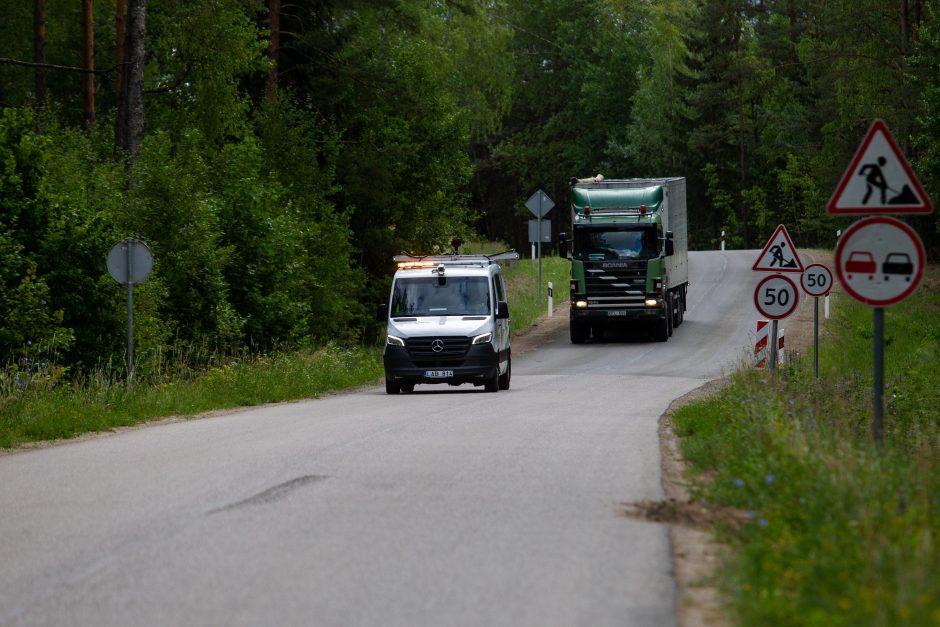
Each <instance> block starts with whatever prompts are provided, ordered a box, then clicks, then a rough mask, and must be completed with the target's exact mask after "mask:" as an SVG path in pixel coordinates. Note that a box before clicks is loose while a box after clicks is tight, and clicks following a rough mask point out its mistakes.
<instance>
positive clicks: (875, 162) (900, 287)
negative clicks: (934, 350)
mask: <svg viewBox="0 0 940 627" xmlns="http://www.w3.org/2000/svg"><path fill="white" fill-rule="evenodd" d="M889 192H890V193H889ZM826 212H827V213H829V214H831V215H846V214H849V215H851V214H856V215H858V214H861V215H865V214H868V215H869V216H870V217H867V218H862V219H861V220H859V221H858V222H855V223H854V224H852V225H851V226H850V227H849V228H847V229H846V230H845V232H843V233H841V234H840V235H839V242H838V244H837V245H836V253H835V263H836V275H837V276H838V277H839V282H840V283H842V287H843V289H844V291H845V292H846V293H847V294H848V295H849V296H851V297H852V298H854V299H855V300H857V301H859V302H860V303H863V304H865V305H869V306H871V307H873V312H872V335H873V336H874V337H873V351H872V352H873V355H872V361H873V363H872V379H873V381H872V384H873V390H872V404H873V415H872V436H873V437H874V440H875V444H877V445H879V446H880V445H881V444H882V441H883V439H884V308H885V307H886V306H888V305H894V304H897V303H899V302H901V301H902V300H904V299H905V298H907V297H908V296H910V295H911V294H912V293H913V292H914V290H915V289H916V288H917V286H918V285H919V284H920V281H921V279H922V278H923V273H924V265H925V263H926V254H925V251H924V244H923V242H922V241H921V240H920V236H919V235H917V233H916V232H915V231H914V229H912V228H911V227H910V226H908V225H907V224H906V223H904V222H901V221H900V220H896V219H894V218H891V217H888V216H886V215H884V214H929V213H932V212H933V203H932V202H931V200H930V197H929V196H927V193H926V192H925V191H924V189H923V187H922V186H921V184H920V181H918V180H917V176H916V175H915V174H914V172H913V170H911V167H910V165H908V163H907V160H906V159H905V158H904V155H903V154H902V153H901V150H900V149H899V148H898V145H897V142H895V141H894V138H893V137H892V136H891V133H890V132H889V131H888V128H887V126H885V123H884V122H883V121H881V120H875V121H874V122H873V123H872V125H871V127H870V128H869V129H868V133H867V134H866V135H865V138H864V139H863V140H862V143H861V145H860V146H859V148H858V150H857V151H856V152H855V156H854V157H853V158H852V161H851V162H850V163H849V167H848V168H847V169H846V171H845V174H843V175H842V179H841V180H840V182H839V185H838V186H837V187H836V190H835V192H834V193H833V194H832V198H831V199H830V200H829V203H828V204H827V205H826ZM872 214H874V215H872Z"/></svg>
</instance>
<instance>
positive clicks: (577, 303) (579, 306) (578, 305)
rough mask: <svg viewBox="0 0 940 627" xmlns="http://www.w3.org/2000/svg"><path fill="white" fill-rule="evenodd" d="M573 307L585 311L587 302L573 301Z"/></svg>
mask: <svg viewBox="0 0 940 627" xmlns="http://www.w3.org/2000/svg"><path fill="white" fill-rule="evenodd" d="M574 306H575V307H576V308H577V309H586V308H587V301H586V300H576V301H574Z"/></svg>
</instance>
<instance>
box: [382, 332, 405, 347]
mask: <svg viewBox="0 0 940 627" xmlns="http://www.w3.org/2000/svg"><path fill="white" fill-rule="evenodd" d="M385 343H386V344H388V345H389V346H404V345H405V340H403V339H401V338H400V337H395V336H394V335H386V336H385Z"/></svg>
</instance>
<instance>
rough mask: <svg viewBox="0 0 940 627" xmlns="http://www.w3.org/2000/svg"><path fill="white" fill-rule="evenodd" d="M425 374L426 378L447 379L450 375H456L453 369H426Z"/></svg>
mask: <svg viewBox="0 0 940 627" xmlns="http://www.w3.org/2000/svg"><path fill="white" fill-rule="evenodd" d="M424 376H425V378H426V379H446V378H448V377H452V376H454V371H453V370H425V371H424Z"/></svg>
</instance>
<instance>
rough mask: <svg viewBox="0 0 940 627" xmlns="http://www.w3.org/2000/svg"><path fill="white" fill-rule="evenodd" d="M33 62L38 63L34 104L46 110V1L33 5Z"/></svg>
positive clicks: (42, 0) (39, 0)
mask: <svg viewBox="0 0 940 627" xmlns="http://www.w3.org/2000/svg"><path fill="white" fill-rule="evenodd" d="M33 7H34V8H33V62H35V63H36V74H35V77H36V92H35V94H34V96H33V98H34V100H33V104H34V106H35V107H36V109H45V107H46V102H47V101H48V97H49V96H48V88H47V83H46V67H45V63H46V0H35V3H34V5H33Z"/></svg>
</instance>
